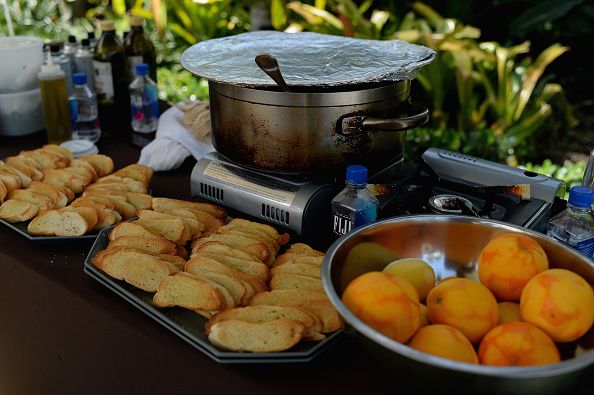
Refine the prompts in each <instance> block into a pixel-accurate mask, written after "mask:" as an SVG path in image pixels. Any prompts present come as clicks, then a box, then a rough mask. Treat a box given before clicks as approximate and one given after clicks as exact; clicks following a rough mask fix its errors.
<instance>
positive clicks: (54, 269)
mask: <svg viewBox="0 0 594 395" xmlns="http://www.w3.org/2000/svg"><path fill="white" fill-rule="evenodd" d="M44 140H45V138H44V135H43V134H41V133H38V134H35V135H32V136H28V137H22V138H7V137H0V158H2V157H5V156H8V155H14V154H17V153H18V152H19V151H20V150H22V149H33V148H37V147H39V146H41V145H42V144H43V143H44V142H45V141H44ZM99 149H100V151H101V152H102V153H105V154H107V155H110V156H111V157H112V158H113V159H114V162H115V164H116V168H119V167H122V166H124V165H126V164H129V163H134V162H136V161H137V159H138V156H139V150H138V149H137V148H135V147H133V146H131V145H129V144H127V143H124V142H121V141H118V140H115V139H107V140H106V141H103V142H101V143H100V144H99ZM194 163H195V161H194V160H187V161H186V162H185V163H184V165H183V166H182V167H181V168H180V169H179V170H176V171H172V172H165V173H156V174H155V176H154V178H153V181H152V183H151V188H152V191H153V194H154V195H157V196H168V197H177V198H185V199H188V198H189V197H190V184H189V175H190V171H191V169H192V166H193V164H194ZM91 244H92V242H91V241H80V242H72V243H67V244H57V245H53V244H46V245H43V244H35V243H32V242H30V241H29V240H27V239H25V238H24V237H22V236H21V235H18V234H16V233H13V232H12V231H11V230H9V229H8V228H5V227H2V228H0V394H11V395H13V394H14V395H18V394H27V395H28V394H105V393H108V394H141V393H142V394H153V393H158V394H172V393H205V394H220V393H241V394H268V393H295V394H312V393H316V394H318V393H319V394H332V393H337V392H342V393H396V392H399V393H402V394H404V393H421V392H422V391H420V390H418V389H419V387H420V386H423V385H424V384H427V383H428V382H431V381H432V380H434V379H435V378H433V377H412V376H411V375H409V374H403V373H402V371H401V370H400V369H399V368H398V367H396V366H393V367H392V368H388V369H387V370H386V369H385V365H384V364H381V363H380V362H379V360H377V359H375V357H374V356H373V355H371V354H370V353H368V351H367V350H366V349H365V348H363V347H361V346H360V345H359V343H357V342H355V341H354V340H353V339H352V338H351V337H350V336H343V337H342V338H341V340H340V341H338V342H337V343H335V344H333V345H332V346H331V347H330V348H329V349H328V350H326V351H325V352H324V353H322V354H321V355H320V356H318V358H316V359H315V360H314V361H313V362H311V363H307V364H277V365H222V364H218V363H216V362H214V361H213V360H211V359H210V358H209V357H207V356H206V355H204V354H202V353H201V352H200V351H198V350H196V349H194V348H192V347H191V346H190V345H188V344H187V343H185V342H184V341H183V340H181V339H180V338H178V337H177V336H175V335H173V334H172V333H171V332H169V331H168V330H167V329H165V328H164V327H162V326H161V325H160V324H158V323H157V322H155V321H153V320H152V319H151V318H149V317H148V316H146V315H144V314H143V313H141V312H140V311H138V310H136V309H135V308H134V307H132V306H131V305H130V304H128V303H127V302H125V301H124V300H122V299H121V298H120V297H118V296H116V295H115V294H114V293H112V292H111V291H110V290H108V289H107V288H105V287H104V286H102V285H101V284H99V283H97V282H96V281H95V280H93V279H91V278H89V277H88V276H86V275H85V274H84V273H83V260H84V258H85V256H86V254H87V252H88V250H89V248H90V247H91ZM592 376H594V375H593V374H592V370H590V372H589V374H588V377H587V378H586V379H585V381H583V382H582V383H581V384H580V388H583V390H581V391H580V392H583V393H584V394H585V393H592V392H590V391H592V389H593V388H594V379H593V378H592ZM436 388H439V386H436ZM457 392H458V393H461V392H464V388H463V387H460V388H458V391H457ZM442 393H443V391H442ZM573 393H575V392H573Z"/></svg>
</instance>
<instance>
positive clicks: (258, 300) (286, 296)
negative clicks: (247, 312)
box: [250, 289, 329, 306]
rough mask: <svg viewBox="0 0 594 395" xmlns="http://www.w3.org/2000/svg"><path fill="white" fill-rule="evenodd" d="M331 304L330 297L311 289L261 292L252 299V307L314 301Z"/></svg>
mask: <svg viewBox="0 0 594 395" xmlns="http://www.w3.org/2000/svg"><path fill="white" fill-rule="evenodd" d="M318 300H322V301H326V302H329V300H328V297H327V296H326V294H325V293H324V292H322V291H318V290H311V289H283V290H274V291H269V292H260V293H258V294H256V295H254V297H253V298H252V300H251V301H250V305H258V304H267V305H275V306H276V305H285V304H288V303H303V302H312V301H318Z"/></svg>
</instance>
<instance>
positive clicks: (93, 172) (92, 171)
mask: <svg viewBox="0 0 594 395" xmlns="http://www.w3.org/2000/svg"><path fill="white" fill-rule="evenodd" d="M70 167H82V168H84V169H87V170H88V171H89V172H90V174H91V175H92V176H93V181H96V180H97V178H99V176H98V175H97V171H96V170H95V168H94V167H93V165H91V164H90V163H89V162H87V161H86V160H82V159H74V160H72V161H70Z"/></svg>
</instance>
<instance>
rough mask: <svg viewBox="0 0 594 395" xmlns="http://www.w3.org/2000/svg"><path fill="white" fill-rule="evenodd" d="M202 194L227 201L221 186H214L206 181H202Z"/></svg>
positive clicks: (220, 200)
mask: <svg viewBox="0 0 594 395" xmlns="http://www.w3.org/2000/svg"><path fill="white" fill-rule="evenodd" d="M200 194H201V195H202V196H206V197H209V198H210V199H213V200H218V201H219V202H224V201H225V194H224V191H223V190H222V189H221V188H217V187H213V186H212V185H210V184H206V183H204V182H201V183H200Z"/></svg>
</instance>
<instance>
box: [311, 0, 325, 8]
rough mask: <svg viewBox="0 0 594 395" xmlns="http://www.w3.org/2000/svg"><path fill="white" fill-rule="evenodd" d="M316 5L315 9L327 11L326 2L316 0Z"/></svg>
mask: <svg viewBox="0 0 594 395" xmlns="http://www.w3.org/2000/svg"><path fill="white" fill-rule="evenodd" d="M314 4H315V7H316V8H319V9H320V10H325V9H326V0H316V2H315V3H314Z"/></svg>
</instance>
